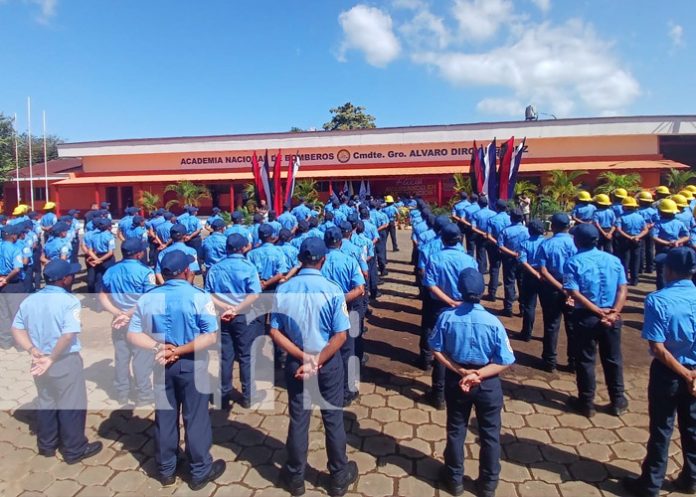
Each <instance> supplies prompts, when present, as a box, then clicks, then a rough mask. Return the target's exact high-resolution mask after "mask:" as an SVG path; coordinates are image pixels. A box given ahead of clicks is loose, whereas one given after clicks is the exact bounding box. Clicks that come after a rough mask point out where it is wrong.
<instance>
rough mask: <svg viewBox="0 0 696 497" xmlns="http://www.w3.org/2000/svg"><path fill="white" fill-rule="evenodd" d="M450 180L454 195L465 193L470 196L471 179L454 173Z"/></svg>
mask: <svg viewBox="0 0 696 497" xmlns="http://www.w3.org/2000/svg"><path fill="white" fill-rule="evenodd" d="M452 179H453V180H454V192H455V193H461V192H466V193H468V194H469V195H471V178H470V177H469V175H468V174H462V173H454V174H453V175H452Z"/></svg>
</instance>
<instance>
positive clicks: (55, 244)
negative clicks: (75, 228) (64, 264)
mask: <svg viewBox="0 0 696 497" xmlns="http://www.w3.org/2000/svg"><path fill="white" fill-rule="evenodd" d="M43 251H44V255H45V256H46V258H47V259H48V260H51V261H52V260H53V259H60V258H63V259H67V258H68V257H70V254H71V253H72V247H71V246H70V240H68V239H67V238H61V237H58V236H54V237H53V238H51V239H49V240H48V241H47V242H46V244H45V245H44V249H43Z"/></svg>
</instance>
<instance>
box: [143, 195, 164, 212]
mask: <svg viewBox="0 0 696 497" xmlns="http://www.w3.org/2000/svg"><path fill="white" fill-rule="evenodd" d="M139 203H140V206H141V207H142V208H143V209H144V210H145V211H147V212H154V211H156V210H157V209H158V208H159V203H160V196H159V195H157V194H156V193H152V192H147V191H143V192H142V196H141V197H140V201H139Z"/></svg>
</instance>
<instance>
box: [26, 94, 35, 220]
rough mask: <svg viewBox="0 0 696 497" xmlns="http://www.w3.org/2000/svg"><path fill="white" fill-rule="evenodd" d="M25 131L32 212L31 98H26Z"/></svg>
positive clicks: (32, 208)
mask: <svg viewBox="0 0 696 497" xmlns="http://www.w3.org/2000/svg"><path fill="white" fill-rule="evenodd" d="M27 130H28V135H29V136H28V137H27V139H28V140H29V194H30V199H31V210H34V171H33V170H32V166H33V159H32V157H31V97H27Z"/></svg>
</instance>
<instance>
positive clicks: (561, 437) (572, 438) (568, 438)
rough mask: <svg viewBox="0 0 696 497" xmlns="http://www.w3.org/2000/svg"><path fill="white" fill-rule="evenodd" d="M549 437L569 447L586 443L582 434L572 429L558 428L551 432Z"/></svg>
mask: <svg viewBox="0 0 696 497" xmlns="http://www.w3.org/2000/svg"><path fill="white" fill-rule="evenodd" d="M549 435H551V439H552V440H553V441H554V442H557V443H561V444H568V445H577V444H579V443H582V442H584V441H585V437H583V436H582V432H581V431H578V430H573V429H570V428H557V429H555V430H551V431H550V433H549Z"/></svg>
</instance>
